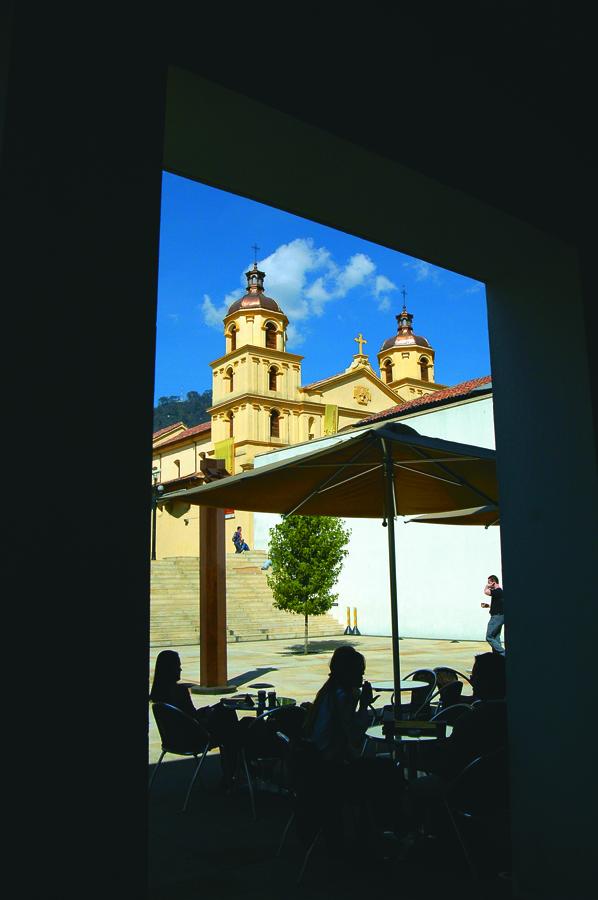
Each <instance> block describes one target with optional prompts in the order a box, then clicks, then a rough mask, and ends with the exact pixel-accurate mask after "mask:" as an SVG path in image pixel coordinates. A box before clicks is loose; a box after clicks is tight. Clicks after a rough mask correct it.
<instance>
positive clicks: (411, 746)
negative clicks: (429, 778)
mask: <svg viewBox="0 0 598 900" xmlns="http://www.w3.org/2000/svg"><path fill="white" fill-rule="evenodd" d="M404 724H405V725H407V724H408V720H406V721H405V723H404ZM414 730H415V729H414ZM452 733H453V727H452V725H446V731H445V734H444V737H439V735H438V734H395V735H393V741H394V744H395V745H396V744H403V745H404V746H405V749H406V751H407V778H408V780H409V781H414V780H415V779H416V778H417V748H418V747H419V746H420V745H421V744H424V743H427V742H428V741H438V740H445V738H448V737H450V736H451V734H452ZM366 737H367V738H369V739H370V740H372V741H384V742H385V743H386V742H388V741H390V737H389V736H388V735H386V734H384V726H383V725H372V726H371V727H370V728H368V729H367V731H366ZM393 749H394V748H393Z"/></svg>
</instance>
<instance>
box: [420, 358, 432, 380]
mask: <svg viewBox="0 0 598 900" xmlns="http://www.w3.org/2000/svg"><path fill="white" fill-rule="evenodd" d="M429 366H430V361H429V359H428V357H427V356H422V357H421V359H420V361H419V371H420V373H421V375H420V377H421V380H422V381H429V380H430V375H429V373H428V368H429Z"/></svg>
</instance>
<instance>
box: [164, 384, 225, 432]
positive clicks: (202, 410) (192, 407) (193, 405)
mask: <svg viewBox="0 0 598 900" xmlns="http://www.w3.org/2000/svg"><path fill="white" fill-rule="evenodd" d="M211 405H212V392H211V391H203V393H201V394H200V393H198V392H197V391H189V392H188V393H187V398H186V399H185V400H182V399H181V398H180V397H160V399H159V400H158V405H157V406H155V407H154V431H159V430H160V429H161V428H166V426H167V425H173V424H174V423H175V422H184V423H185V425H186V426H187V428H192V427H193V426H194V425H200V424H201V423H202V422H208V421H209V419H210V416H209V415H208V413H207V411H206V410H208V409H209V407H210V406H211Z"/></svg>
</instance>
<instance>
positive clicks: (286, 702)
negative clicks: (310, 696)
mask: <svg viewBox="0 0 598 900" xmlns="http://www.w3.org/2000/svg"><path fill="white" fill-rule="evenodd" d="M221 703H222V705H223V706H227V707H228V708H229V709H238V710H252V711H253V712H257V708H258V705H257V697H256V695H255V694H253V695H252V694H242V695H241V696H240V697H230V698H228V697H227V698H224V697H223V698H222V700H221ZM296 704H297V701H296V700H295V699H294V697H276V706H277V707H279V706H296ZM268 709H271V707H269V706H268V700H267V698H266V706H265V708H264V709H263V710H262V712H266V711H267V710H268Z"/></svg>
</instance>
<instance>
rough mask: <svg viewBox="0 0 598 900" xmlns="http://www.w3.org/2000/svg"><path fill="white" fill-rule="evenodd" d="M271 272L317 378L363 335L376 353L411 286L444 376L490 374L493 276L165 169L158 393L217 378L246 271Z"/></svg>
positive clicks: (418, 322) (294, 336) (271, 290)
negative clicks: (475, 276)
mask: <svg viewBox="0 0 598 900" xmlns="http://www.w3.org/2000/svg"><path fill="white" fill-rule="evenodd" d="M253 244H257V245H258V246H259V248H260V249H259V250H258V253H257V260H258V264H259V267H260V268H261V269H263V270H264V271H265V272H266V279H265V289H266V294H267V295H268V296H270V297H274V298H275V299H276V300H278V302H279V303H280V305H281V307H282V309H283V310H284V312H285V313H286V314H287V316H288V318H289V322H290V326H289V331H288V338H289V339H288V343H287V350H289V351H290V352H292V353H299V354H302V355H303V356H304V357H305V359H304V360H303V364H302V381H303V384H308V383H309V382H311V381H316V380H318V379H320V378H324V377H327V376H330V375H335V374H337V373H338V372H342V371H344V369H346V368H347V366H348V365H349V364H350V363H351V359H352V357H353V355H354V354H355V353H357V350H358V348H357V344H356V343H355V341H354V338H355V337H356V336H357V334H358V333H359V332H361V333H362V334H363V336H364V338H366V340H367V344H365V345H364V352H365V353H368V354H369V356H370V362H371V364H372V366H373V368H374V371H376V372H378V368H377V358H376V354H377V352H378V351H379V350H380V347H381V345H382V343H383V342H384V341H385V340H386V338H388V337H390V336H391V335H393V334H396V330H397V323H396V319H395V316H396V315H397V313H398V312H400V310H401V307H402V302H403V298H402V295H401V293H400V292H401V290H402V288H403V286H404V287H405V290H406V292H407V308H408V310H409V312H411V313H413V315H414V320H413V326H414V330H415V332H416V334H420V335H423V336H424V337H426V338H427V339H428V340H429V342H430V343H431V345H432V347H434V349H435V350H436V371H435V376H436V381H438V382H442V383H443V384H448V385H452V384H457V383H458V382H460V381H465V380H467V379H468V378H476V377H479V376H482V375H488V374H490V359H489V351H488V326H487V317H486V300H485V293H484V286H483V284H481V283H480V282H477V281H474V280H472V279H471V278H466V277H464V276H461V275H457V274H455V273H454V272H450V271H448V270H447V269H441V268H438V267H435V266H432V265H429V264H428V263H425V262H422V261H420V260H416V259H413V258H412V257H409V256H405V255H404V254H402V253H397V252H396V251H395V250H389V249H387V248H385V247H380V246H378V245H377V244H372V243H369V242H368V241H364V240H362V239H361V238H357V237H353V236H352V235H349V234H344V233H343V232H340V231H335V230H334V229H332V228H328V227H326V226H324V225H318V224H317V223H315V222H310V221H309V220H307V219H302V218H299V217H298V216H293V215H290V214H289V213H286V212H282V211H280V210H277V209H273V208H272V207H269V206H265V205H264V204H261V203H256V202H254V201H253V200H247V199H245V198H243V197H238V196H236V195H234V194H227V193H226V192H225V191H219V190H216V189H215V188H211V187H208V186H206V185H203V184H198V183H197V182H193V181H188V180H187V179H185V178H180V177H179V176H177V175H171V174H169V173H164V176H163V185H162V213H161V227H160V260H159V278H158V328H157V347H156V375H155V399H156V402H157V400H158V398H159V397H162V396H172V395H177V396H184V395H185V394H186V393H187V391H191V390H195V391H200V392H201V391H204V390H207V389H209V388H210V387H211V372H210V369H209V367H208V363H209V362H210V361H211V360H214V359H217V358H218V357H219V356H222V355H223V353H224V337H223V333H222V332H223V325H222V317H223V315H224V313H225V311H226V308H227V307H228V306H229V305H230V303H232V302H233V300H235V299H237V298H238V297H241V296H243V293H244V287H245V285H246V280H245V277H244V272H245V271H247V269H248V268H249V266H250V265H251V264H252V263H253V250H252V249H251V248H252V245H253Z"/></svg>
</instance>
